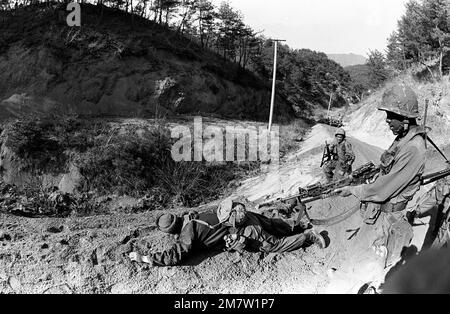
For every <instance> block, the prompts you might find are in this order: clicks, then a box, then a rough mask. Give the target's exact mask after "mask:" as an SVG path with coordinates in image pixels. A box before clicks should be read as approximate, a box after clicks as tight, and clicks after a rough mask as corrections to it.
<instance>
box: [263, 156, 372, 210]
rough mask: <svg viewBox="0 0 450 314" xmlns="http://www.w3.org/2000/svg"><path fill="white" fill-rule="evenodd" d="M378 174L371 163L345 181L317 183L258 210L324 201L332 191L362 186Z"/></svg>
mask: <svg viewBox="0 0 450 314" xmlns="http://www.w3.org/2000/svg"><path fill="white" fill-rule="evenodd" d="M379 172H380V167H379V166H378V167H377V166H375V165H374V163H373V162H369V163H367V164H365V165H363V166H361V167H360V168H358V169H356V170H355V171H353V172H352V174H351V175H350V176H349V177H348V178H346V179H342V180H339V181H335V182H331V183H328V184H322V183H317V184H314V185H310V186H307V187H306V188H299V193H298V194H296V195H292V196H289V197H287V198H277V199H274V200H271V201H268V202H265V203H262V204H260V205H259V208H261V207H266V206H273V205H276V204H279V203H284V202H286V201H290V200H294V199H300V200H301V201H302V203H304V204H308V203H312V202H315V201H317V200H320V199H326V198H329V197H331V196H335V195H336V194H335V193H334V192H333V191H334V190H336V189H339V188H342V187H344V186H356V185H360V184H364V183H366V182H367V181H368V180H371V179H373V177H374V176H375V175H376V174H378V173H379Z"/></svg>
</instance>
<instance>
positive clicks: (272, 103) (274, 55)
mask: <svg viewBox="0 0 450 314" xmlns="http://www.w3.org/2000/svg"><path fill="white" fill-rule="evenodd" d="M272 41H273V42H275V48H274V54H273V80H272V99H271V101H270V117H269V132H270V131H271V130H272V120H273V107H274V105H275V86H276V83H277V53H278V43H279V42H284V41H286V40H283V39H272Z"/></svg>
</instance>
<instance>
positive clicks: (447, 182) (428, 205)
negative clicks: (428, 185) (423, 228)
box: [415, 178, 450, 248]
mask: <svg viewBox="0 0 450 314" xmlns="http://www.w3.org/2000/svg"><path fill="white" fill-rule="evenodd" d="M415 213H416V215H417V216H418V217H419V218H423V217H427V216H430V225H429V228H428V232H427V235H426V237H425V243H424V245H423V246H424V248H441V247H447V246H448V245H449V244H450V229H449V228H450V223H449V221H450V178H445V179H442V180H440V181H438V182H437V183H436V184H435V186H434V187H433V188H432V189H431V190H430V191H428V193H426V194H425V195H424V196H423V198H421V199H420V200H419V201H418V205H417V207H416V208H415Z"/></svg>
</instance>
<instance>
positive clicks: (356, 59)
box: [328, 53, 367, 68]
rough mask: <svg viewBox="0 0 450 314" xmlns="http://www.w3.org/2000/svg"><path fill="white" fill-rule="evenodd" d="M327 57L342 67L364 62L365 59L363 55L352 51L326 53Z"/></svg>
mask: <svg viewBox="0 0 450 314" xmlns="http://www.w3.org/2000/svg"><path fill="white" fill-rule="evenodd" d="M328 58H330V59H331V60H333V61H336V62H337V63H339V64H340V65H341V66H342V67H344V68H345V67H347V66H352V65H359V64H365V63H366V62H367V59H366V58H365V57H364V56H361V55H357V54H354V53H348V54H328Z"/></svg>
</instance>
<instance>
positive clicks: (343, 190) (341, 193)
mask: <svg viewBox="0 0 450 314" xmlns="http://www.w3.org/2000/svg"><path fill="white" fill-rule="evenodd" d="M334 193H336V194H337V195H339V196H341V197H349V196H352V195H353V194H352V191H351V188H350V187H349V186H344V187H343V188H340V189H336V190H334Z"/></svg>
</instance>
